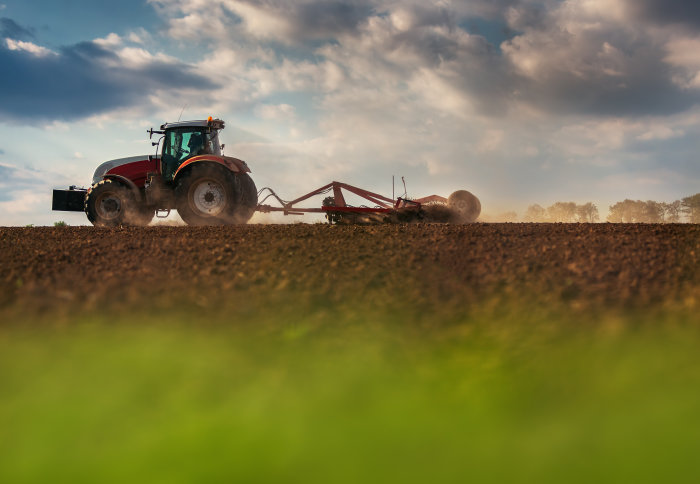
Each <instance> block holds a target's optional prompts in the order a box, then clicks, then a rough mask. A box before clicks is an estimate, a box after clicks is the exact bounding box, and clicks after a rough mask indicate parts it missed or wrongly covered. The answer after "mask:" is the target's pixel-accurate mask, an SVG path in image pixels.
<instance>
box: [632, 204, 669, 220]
mask: <svg viewBox="0 0 700 484" xmlns="http://www.w3.org/2000/svg"><path fill="white" fill-rule="evenodd" d="M638 203H641V204H642V205H641V206H640V208H641V215H640V220H638V221H639V222H646V223H650V224H656V223H661V222H663V221H664V208H663V205H662V204H660V203H659V202H655V201H654V200H647V201H646V202H638Z"/></svg>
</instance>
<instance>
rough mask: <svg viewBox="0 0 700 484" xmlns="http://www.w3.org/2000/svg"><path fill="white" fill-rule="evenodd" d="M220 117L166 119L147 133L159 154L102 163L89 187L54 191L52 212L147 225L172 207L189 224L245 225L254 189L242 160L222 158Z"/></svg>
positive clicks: (103, 221) (96, 221)
mask: <svg viewBox="0 0 700 484" xmlns="http://www.w3.org/2000/svg"><path fill="white" fill-rule="evenodd" d="M222 129H224V122H223V121H222V120H220V119H212V118H211V117H209V119H207V120H200V121H183V122H176V123H166V124H163V125H162V126H161V127H160V130H154V129H150V130H148V133H149V134H150V136H151V139H153V135H159V136H161V138H160V139H159V140H158V141H157V142H154V143H153V145H154V146H159V145H160V144H161V142H162V151H161V152H160V154H159V156H151V155H144V156H134V157H129V158H119V159H116V160H110V161H106V162H104V163H102V164H101V165H100V166H98V167H97V169H96V170H95V174H94V175H93V178H92V186H90V188H88V189H87V190H86V189H81V188H76V187H75V186H72V187H70V188H69V189H68V190H54V192H53V210H68V211H83V210H84V211H85V214H86V215H87V218H88V220H89V221H90V222H92V224H93V225H98V226H106V227H114V226H119V225H147V224H148V223H149V222H150V221H151V220H152V219H153V217H154V216H155V215H158V216H161V217H164V216H167V215H168V214H169V213H170V211H171V210H172V209H175V210H177V212H178V214H179V215H180V217H181V218H182V219H183V220H184V221H185V222H186V223H187V224H188V225H221V224H232V223H246V222H247V221H248V220H249V219H250V218H251V217H252V216H253V213H254V212H255V210H256V207H257V205H258V192H257V189H256V187H255V183H254V182H253V180H252V179H251V178H250V175H249V173H250V168H248V165H247V164H246V163H245V161H243V160H239V159H238V158H233V157H230V156H224V155H223V154H222V152H221V150H222V148H223V145H222V144H221V143H220V142H219V131H221V130H222Z"/></svg>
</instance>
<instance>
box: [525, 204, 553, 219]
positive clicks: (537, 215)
mask: <svg viewBox="0 0 700 484" xmlns="http://www.w3.org/2000/svg"><path fill="white" fill-rule="evenodd" d="M546 220H547V210H545V208H544V207H543V206H542V205H538V204H534V205H530V206H529V207H527V211H525V215H523V221H524V222H545V221H546Z"/></svg>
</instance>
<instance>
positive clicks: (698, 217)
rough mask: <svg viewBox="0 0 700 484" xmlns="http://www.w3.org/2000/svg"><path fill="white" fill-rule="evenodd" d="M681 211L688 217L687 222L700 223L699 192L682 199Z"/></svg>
mask: <svg viewBox="0 0 700 484" xmlns="http://www.w3.org/2000/svg"><path fill="white" fill-rule="evenodd" d="M681 211H682V212H683V213H684V214H685V215H686V216H687V217H688V222H690V223H691V224H697V223H700V193H696V194H695V195H691V196H689V197H685V198H684V199H682V200H681Z"/></svg>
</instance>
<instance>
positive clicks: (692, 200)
mask: <svg viewBox="0 0 700 484" xmlns="http://www.w3.org/2000/svg"><path fill="white" fill-rule="evenodd" d="M523 221H524V222H569V223H570V222H598V221H600V214H599V213H598V207H597V206H596V205H595V204H593V203H591V202H588V203H585V204H583V205H578V204H576V203H574V202H556V203H554V204H552V205H550V206H549V207H547V208H545V207H542V206H541V205H538V204H534V205H530V206H529V207H528V208H527V211H526V212H525V215H524V216H523ZM607 221H608V222H622V223H636V222H643V223H679V222H690V223H700V193H696V194H695V195H691V196H689V197H685V198H682V199H680V200H676V201H674V202H671V203H666V202H656V201H654V200H647V201H642V200H630V199H626V200H623V201H622V202H617V203H616V204H614V205H611V206H610V214H609V215H608V217H607Z"/></svg>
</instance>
